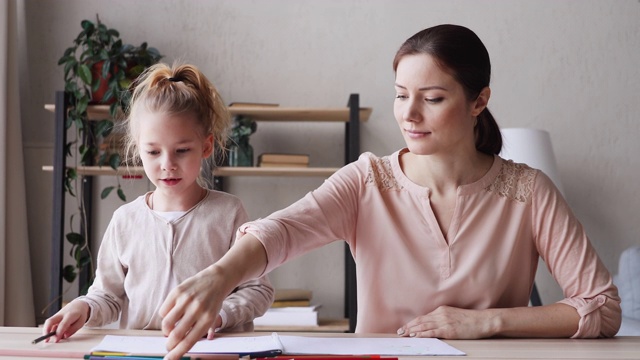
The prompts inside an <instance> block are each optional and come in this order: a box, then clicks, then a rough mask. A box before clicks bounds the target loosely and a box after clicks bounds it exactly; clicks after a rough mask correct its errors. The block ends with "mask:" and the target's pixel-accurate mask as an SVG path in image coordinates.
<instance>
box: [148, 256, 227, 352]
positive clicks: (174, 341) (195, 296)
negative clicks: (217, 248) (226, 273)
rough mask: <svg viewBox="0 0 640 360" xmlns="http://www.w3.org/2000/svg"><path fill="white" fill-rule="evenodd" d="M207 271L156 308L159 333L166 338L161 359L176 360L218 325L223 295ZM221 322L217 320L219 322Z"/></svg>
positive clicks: (184, 285) (189, 281)
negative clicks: (212, 325) (164, 353)
mask: <svg viewBox="0 0 640 360" xmlns="http://www.w3.org/2000/svg"><path fill="white" fill-rule="evenodd" d="M210 269H211V268H208V269H205V270H203V271H201V272H199V273H197V274H196V275H194V276H192V277H191V278H189V279H187V280H185V281H184V282H183V283H182V284H180V285H178V286H177V287H176V288H174V289H173V290H172V291H171V292H170V293H169V296H167V298H166V299H165V301H164V303H163V304H162V306H161V307H160V316H162V317H163V320H162V333H163V334H164V335H165V336H167V337H168V339H167V350H170V351H169V353H168V354H167V355H166V356H165V359H167V360H171V359H179V358H180V357H181V356H182V355H183V354H185V353H186V352H187V351H189V350H190V349H191V347H193V345H194V344H195V343H196V342H197V341H198V340H200V339H201V338H202V336H203V334H207V338H209V335H212V332H210V331H209V330H210V328H211V324H214V326H215V324H218V321H217V320H218V319H217V318H218V317H219V312H220V308H221V307H222V301H223V300H224V299H225V297H226V295H227V294H226V293H223V292H221V291H220V289H223V288H224V287H223V286H219V285H218V286H216V285H217V284H221V283H222V281H221V280H222V279H220V277H219V276H217V275H216V274H215V273H214V272H213V271H211V270H210ZM221 322H222V320H220V323H221Z"/></svg>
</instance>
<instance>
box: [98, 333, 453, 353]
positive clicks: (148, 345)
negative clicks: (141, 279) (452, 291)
mask: <svg viewBox="0 0 640 360" xmlns="http://www.w3.org/2000/svg"><path fill="white" fill-rule="evenodd" d="M274 336H275V337H277V338H278V339H279V340H280V342H281V343H282V345H281V346H282V348H283V349H282V350H283V353H284V354H289V355H295V354H298V355H300V354H323V355H385V356H392V355H397V356H409V355H465V353H464V352H462V351H460V350H458V349H456V348H454V347H452V346H450V345H449V344H447V343H445V342H444V341H441V340H438V339H424V338H360V337H358V338H336V337H311V336H288V335H277V334H275V333H274V334H272V336H269V335H264V336H249V337H247V336H241V337H230V336H225V337H217V338H215V339H213V340H200V341H199V342H197V343H196V344H195V345H194V347H193V348H191V350H190V351H189V352H192V353H233V354H249V353H256V352H264V351H269V350H276V349H279V348H280V346H279V345H278V344H277V342H276V341H274V339H272V337H274ZM166 343H167V339H166V338H164V337H160V336H157V337H150V336H114V335H107V336H105V337H104V339H103V340H102V342H101V343H100V344H98V345H97V346H96V347H94V348H93V349H92V351H113V352H125V353H132V354H158V355H164V354H166V353H167V350H166Z"/></svg>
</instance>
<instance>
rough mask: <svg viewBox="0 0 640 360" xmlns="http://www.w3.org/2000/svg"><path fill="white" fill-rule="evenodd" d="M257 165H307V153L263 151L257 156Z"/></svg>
mask: <svg viewBox="0 0 640 360" xmlns="http://www.w3.org/2000/svg"><path fill="white" fill-rule="evenodd" d="M258 166H262V167H308V166H309V155H307V154H275V153H264V154H260V156H258Z"/></svg>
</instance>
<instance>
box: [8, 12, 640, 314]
mask: <svg viewBox="0 0 640 360" xmlns="http://www.w3.org/2000/svg"><path fill="white" fill-rule="evenodd" d="M96 13H99V14H100V19H101V20H102V21H103V22H104V23H105V24H107V25H108V26H110V27H114V28H116V29H118V30H119V31H120V34H121V37H122V38H123V40H124V41H125V42H128V43H133V44H139V43H141V42H142V41H147V42H148V43H149V44H151V45H152V46H155V47H157V48H158V49H160V51H161V52H162V53H163V54H165V55H166V58H165V60H166V61H169V62H171V61H173V60H174V59H182V60H185V61H188V62H191V63H194V64H196V65H198V66H199V67H200V68H201V69H202V70H203V71H204V72H205V73H206V74H207V75H208V76H209V77H210V79H211V80H212V81H213V82H214V83H215V84H216V85H217V86H218V88H219V90H220V91H221V93H222V95H223V97H224V98H225V100H226V101H227V102H231V101H262V102H276V103H279V104H281V105H282V106H308V107H336V106H344V105H346V101H347V98H348V95H349V94H350V93H359V94H360V97H361V104H362V106H368V107H372V108H373V114H372V116H371V118H370V120H369V121H368V122H367V123H366V124H364V125H363V126H362V137H361V139H362V140H361V143H362V145H361V150H362V151H371V152H374V153H376V154H378V155H385V154H389V153H391V152H393V151H395V150H397V149H398V148H400V147H402V146H403V141H402V138H401V136H400V134H399V131H398V130H397V128H396V124H395V121H394V119H393V116H392V100H393V95H394V89H393V72H392V69H391V61H392V58H393V56H394V54H395V51H396V50H397V48H398V47H399V45H400V44H401V42H402V41H403V40H405V39H406V38H407V37H409V36H410V35H413V34H414V33H415V32H417V31H419V30H421V29H423V28H425V27H429V26H432V25H435V24H439V23H457V24H461V25H465V26H468V27H470V28H471V29H473V30H474V31H476V33H477V34H478V35H479V36H480V38H481V39H483V41H484V42H485V45H486V46H487V48H488V49H489V52H490V54H491V59H492V62H493V71H494V72H493V78H492V98H491V102H490V108H491V110H492V112H493V113H494V115H495V116H496V118H497V120H498V123H499V124H501V126H503V127H536V128H541V129H545V130H548V131H549V132H550V133H551V136H552V140H553V143H554V144H553V146H554V149H555V151H556V158H557V160H558V166H559V172H560V176H561V178H562V182H563V183H564V188H565V194H566V197H567V200H568V201H569V203H570V204H571V206H572V207H573V209H574V210H575V213H576V215H577V216H578V218H579V219H580V220H581V221H582V222H583V224H584V226H585V228H586V230H587V232H588V233H589V234H590V237H591V239H592V242H593V245H594V246H595V248H596V250H597V251H598V253H599V254H600V256H601V257H602V259H603V261H604V263H605V264H606V266H607V267H608V268H609V269H610V270H611V271H612V272H615V271H617V258H618V255H619V254H620V252H621V251H622V249H624V248H626V247H628V246H630V245H632V244H637V243H638V242H639V241H638V233H640V221H638V213H640V202H639V201H640V185H638V181H637V179H638V177H639V176H640V160H639V159H638V154H640V142H639V141H638V140H637V137H638V135H639V134H640V122H638V114H640V102H639V101H638V94H640V70H638V68H639V65H640V51H639V50H638V49H640V22H639V21H638V19H640V2H638V1H637V0H626V1H624V0H618V1H613V0H606V1H603V0H598V1H584V0H568V1H554V0H541V1H476V0H468V1H467V0H457V1H425V0H397V1H393V0H357V1H356V0H354V1H348V0H343V1H337V0H324V1H312V0H260V1H258V0H256V1H249V0H226V1H195V0H193V1H175V0H159V1H151V0H138V1H125V0H117V1H99V0H93V1H87V0H82V1H80V0H58V1H38V0H27V21H28V23H27V39H25V41H24V42H23V44H24V45H25V46H27V55H28V60H27V61H28V67H27V69H28V73H25V74H21V75H22V76H23V89H22V101H23V102H22V105H23V106H22V113H23V116H24V124H25V126H24V129H25V131H24V141H25V154H26V155H25V156H26V164H27V169H26V174H27V179H28V184H27V187H28V190H29V198H28V206H29V229H30V239H29V241H30V245H31V250H32V256H33V259H34V260H33V262H32V264H33V265H32V266H33V274H34V275H33V276H34V283H35V285H36V288H35V294H36V304H37V307H38V309H37V310H39V309H41V308H43V307H44V305H45V304H46V299H47V298H48V281H49V279H48V269H49V251H50V248H49V247H50V245H49V242H50V230H51V220H50V219H51V199H52V195H51V190H50V189H51V185H52V178H51V174H50V173H43V172H42V171H41V170H40V169H41V166H42V165H44V164H50V163H51V159H52V144H53V114H51V113H48V112H46V111H44V110H43V104H45V103H52V102H53V101H54V91H56V90H59V89H61V88H62V86H63V80H62V77H63V76H62V69H61V68H60V67H59V66H57V60H58V58H59V57H60V56H61V54H62V52H63V51H64V49H65V48H66V47H68V46H69V45H70V44H71V41H72V40H73V39H74V38H75V37H76V35H77V33H78V32H79V30H80V21H81V20H82V19H86V18H88V19H94V18H95V14H96ZM309 126H311V128H309ZM261 136H262V137H261ZM267 137H269V139H270V140H265V138H267ZM274 138H275V139H277V140H276V141H272V140H271V139H274ZM252 143H253V144H254V146H255V147H256V152H257V153H259V152H260V151H262V150H270V151H284V150H290V151H304V152H309V153H311V156H312V165H314V166H338V165H340V162H341V159H342V144H343V134H342V127H337V126H335V125H334V126H331V125H326V124H325V125H308V124H307V125H299V124H287V125H282V124H264V125H263V124H259V128H258V133H257V134H256V135H254V138H252ZM307 144H310V145H311V147H310V148H307ZM321 181H322V180H321V179H278V178H242V179H232V180H229V181H228V182H229V184H230V189H229V190H230V191H231V192H233V193H235V194H238V195H239V196H240V197H241V198H242V199H243V201H244V202H245V206H246V207H247V209H248V211H249V213H250V216H251V217H252V218H256V217H261V216H265V215H267V214H269V213H270V212H271V211H272V210H276V209H278V208H281V207H284V206H286V205H287V204H289V203H291V202H292V201H294V200H295V199H297V198H299V197H301V196H302V195H303V194H304V193H305V192H306V191H308V190H309V189H311V188H313V187H315V186H317V185H318V184H320V182H321ZM114 182H115V178H101V179H100V180H99V184H98V188H101V187H102V185H104V184H106V183H114ZM100 184H102V185H100ZM126 186H127V187H129V188H130V189H128V190H127V194H128V195H129V198H130V199H131V198H133V197H135V196H136V195H137V194H140V193H142V192H144V191H146V189H147V188H148V184H146V182H145V181H144V180H138V181H135V182H133V183H130V182H127V183H126ZM114 199H115V198H114ZM114 199H111V200H105V201H101V202H99V204H100V208H99V209H97V217H98V219H97V229H96V236H97V237H98V238H99V237H101V236H102V232H103V231H104V228H105V227H106V224H107V223H108V221H109V218H110V214H111V212H112V211H113V210H114V209H115V208H116V207H117V206H119V205H120V204H121V203H119V202H118V201H117V200H114ZM70 203H71V202H70ZM342 251H343V247H342V244H336V245H335V246H331V247H329V248H327V249H322V250H320V251H318V252H316V253H314V254H312V255H307V256H306V257H305V258H304V259H300V260H297V261H295V262H294V263H293V264H290V265H287V266H286V267H285V268H283V269H280V270H278V273H277V274H276V275H275V276H274V282H275V283H276V285H278V286H282V287H289V286H291V287H292V286H303V287H307V288H310V289H312V290H314V294H315V296H316V300H317V301H318V302H321V303H323V304H324V307H323V310H322V311H323V312H324V314H323V315H325V316H340V315H341V314H342V313H343V308H342V306H343V305H342V304H343V303H342V301H343V298H342V296H343V295H342V294H343V286H344V284H343V278H342V272H343V268H342ZM538 283H539V286H540V291H541V293H542V295H543V301H545V302H551V301H554V300H557V299H559V298H561V297H562V294H561V292H559V290H558V287H557V286H556V285H555V284H554V283H553V281H552V280H551V281H550V280H549V279H548V276H546V275H545V274H544V273H542V274H541V275H540V276H539V278H538ZM67 296H68V297H72V296H73V295H72V292H71V293H69V295H67Z"/></svg>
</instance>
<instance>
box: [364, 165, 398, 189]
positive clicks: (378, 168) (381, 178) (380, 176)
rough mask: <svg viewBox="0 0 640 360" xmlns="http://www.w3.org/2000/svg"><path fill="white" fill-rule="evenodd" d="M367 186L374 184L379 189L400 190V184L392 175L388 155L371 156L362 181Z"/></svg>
mask: <svg viewBox="0 0 640 360" xmlns="http://www.w3.org/2000/svg"><path fill="white" fill-rule="evenodd" d="M364 183H365V185H367V186H376V187H377V188H378V189H380V190H400V189H402V186H401V185H400V184H398V181H396V178H395V177H394V176H393V169H392V168H391V161H390V160H389V157H383V158H371V163H370V166H369V169H368V170H367V178H366V179H365V181H364Z"/></svg>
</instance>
